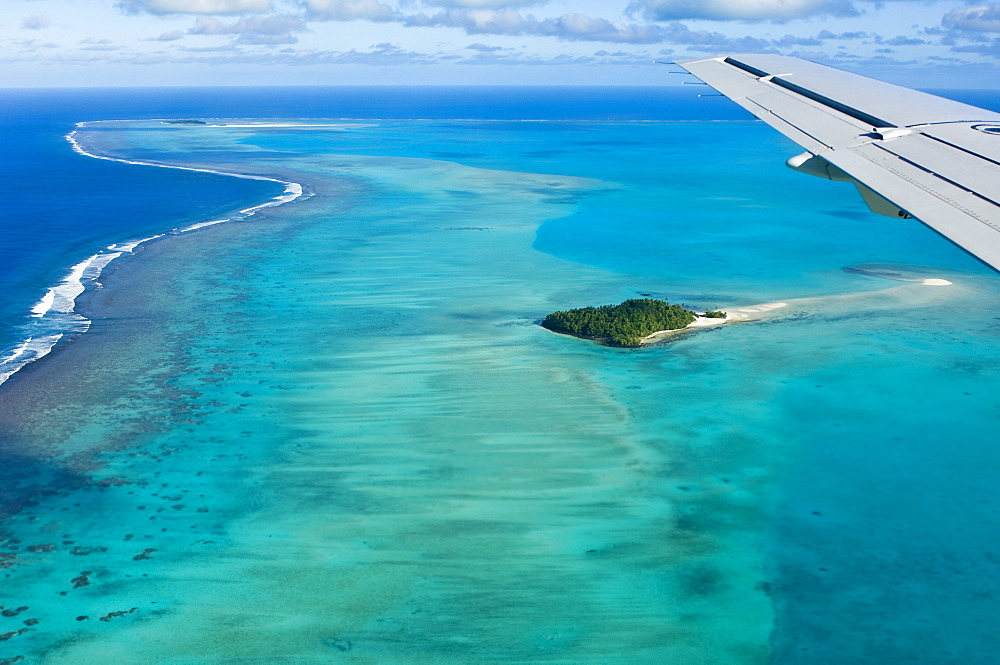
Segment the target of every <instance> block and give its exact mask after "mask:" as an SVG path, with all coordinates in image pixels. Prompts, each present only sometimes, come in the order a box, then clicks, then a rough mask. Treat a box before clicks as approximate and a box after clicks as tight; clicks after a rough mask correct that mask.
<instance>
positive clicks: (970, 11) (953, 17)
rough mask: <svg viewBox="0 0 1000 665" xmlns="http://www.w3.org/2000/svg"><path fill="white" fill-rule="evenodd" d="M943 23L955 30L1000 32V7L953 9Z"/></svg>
mask: <svg viewBox="0 0 1000 665" xmlns="http://www.w3.org/2000/svg"><path fill="white" fill-rule="evenodd" d="M941 22H942V23H943V24H944V25H945V26H946V27H949V28H953V29H955V30H968V31H971V32H1000V5H979V6H978V7H963V8H961V9H953V10H951V11H950V12H948V13H947V14H945V16H944V18H943V19H941Z"/></svg>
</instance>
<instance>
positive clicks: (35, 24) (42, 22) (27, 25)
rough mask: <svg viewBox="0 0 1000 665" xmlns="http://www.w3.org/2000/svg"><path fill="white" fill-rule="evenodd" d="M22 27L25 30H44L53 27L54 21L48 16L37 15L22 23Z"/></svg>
mask: <svg viewBox="0 0 1000 665" xmlns="http://www.w3.org/2000/svg"><path fill="white" fill-rule="evenodd" d="M21 27H22V28H24V29H25V30H44V29H45V28H51V27H52V21H50V20H49V17H48V16H42V15H41V14H36V15H34V16H29V17H28V18H26V19H24V20H23V21H21Z"/></svg>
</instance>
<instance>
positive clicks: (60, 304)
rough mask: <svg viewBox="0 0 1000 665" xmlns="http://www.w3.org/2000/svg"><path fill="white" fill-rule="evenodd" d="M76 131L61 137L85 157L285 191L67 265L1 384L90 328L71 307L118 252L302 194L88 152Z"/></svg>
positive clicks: (37, 308) (4, 361)
mask: <svg viewBox="0 0 1000 665" xmlns="http://www.w3.org/2000/svg"><path fill="white" fill-rule="evenodd" d="M85 124H86V123H82V122H80V123H77V124H76V126H77V127H82V126H83V125H85ZM77 131H78V130H76V129H74V130H73V131H72V132H70V133H69V134H67V135H66V137H65V138H66V140H67V141H68V142H69V144H70V146H71V147H72V149H73V152H76V153H78V154H80V155H84V156H85V157H91V158H93V159H104V160H107V161H111V162H121V163H123V164H135V165H138V166H156V167H159V168H167V169H179V170H182V171H198V172H201V173H214V174H216V175H224V176H230V177H234V178H245V179H248V180H266V181H270V182H277V183H281V184H283V185H284V186H285V191H284V193H282V194H281V195H279V196H276V197H274V198H273V199H271V200H270V201H265V202H264V203H261V204H259V205H255V206H251V207H249V208H244V209H243V210H240V211H238V212H237V213H236V214H235V215H233V216H232V217H226V218H223V219H215V220H211V221H206V222H199V223H197V224H191V225H189V226H185V227H181V228H177V229H173V230H172V231H168V232H167V233H160V234H157V235H153V236H149V237H147V238H140V239H138V240H126V241H123V242H120V243H115V244H112V245H109V246H108V247H106V248H105V249H103V250H101V251H99V252H97V253H96V254H93V255H92V256H90V257H89V258H87V259H85V260H83V261H81V262H79V263H77V264H76V265H74V266H73V267H71V268H70V269H69V272H68V274H67V275H66V276H65V277H64V278H63V279H62V280H60V281H59V282H58V283H56V284H55V285H53V286H51V287H49V289H48V290H47V291H46V292H45V295H44V296H42V297H41V299H39V301H38V302H37V303H35V304H34V306H32V307H31V310H30V312H31V319H32V320H31V321H29V322H28V323H27V324H26V326H25V333H26V334H25V340H24V341H23V342H22V343H21V344H20V345H19V346H17V347H16V348H14V349H13V350H12V351H11V352H10V353H9V354H8V355H7V356H5V357H2V358H0V384H3V383H4V382H5V381H6V380H7V379H9V378H10V377H11V376H13V375H14V374H15V373H16V372H18V370H20V369H21V368H23V367H24V366H25V365H28V364H29V363H31V362H33V361H35V360H38V359H39V358H42V357H43V356H46V355H48V354H49V353H51V351H52V349H54V348H55V347H56V345H57V344H58V343H59V342H60V341H62V340H63V339H64V338H66V337H67V335H78V334H81V333H84V332H86V331H87V330H88V329H89V328H90V324H91V321H90V320H89V319H87V318H85V317H83V316H81V315H79V314H78V313H77V312H76V311H75V308H76V300H77V298H79V297H80V295H82V294H83V293H84V292H85V291H86V290H87V289H88V288H99V287H100V285H101V284H100V281H99V279H100V277H101V274H102V273H103V272H104V269H105V268H107V267H108V264H110V263H111V262H112V261H114V260H115V259H117V258H118V257H120V256H122V255H123V254H131V253H132V252H134V251H135V249H136V248H137V247H139V246H140V245H142V244H144V243H147V242H149V241H151V240H156V239H157V238H162V237H164V236H167V235H178V234H181V233H187V232H189V231H195V230H197V229H202V228H205V227H207V226H214V225H215V224H223V223H225V222H232V221H236V220H243V219H246V218H247V217H249V216H251V215H253V214H254V213H256V212H257V211H258V210H262V209H264V208H273V207H275V206H279V205H283V204H285V203H289V202H291V201H294V200H295V199H297V198H299V197H301V196H302V195H303V189H302V185H300V184H299V183H297V182H290V181H286V180H280V179H278V178H271V177H267V176H260V175H250V174H244V173H227V172H225V171H218V170H214V169H202V168H196V167H191V166H174V165H171V164H158V163H156V162H145V161H138V160H131V159H121V158H118V157H108V156H106V155H97V154H94V153H92V152H88V151H87V150H85V149H84V148H83V147H82V146H81V145H80V143H79V141H77V139H76V133H77Z"/></svg>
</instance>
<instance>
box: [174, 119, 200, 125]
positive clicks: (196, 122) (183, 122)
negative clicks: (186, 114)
mask: <svg viewBox="0 0 1000 665" xmlns="http://www.w3.org/2000/svg"><path fill="white" fill-rule="evenodd" d="M163 124H164V125H207V124H208V123H207V122H205V121H204V120H164V121H163Z"/></svg>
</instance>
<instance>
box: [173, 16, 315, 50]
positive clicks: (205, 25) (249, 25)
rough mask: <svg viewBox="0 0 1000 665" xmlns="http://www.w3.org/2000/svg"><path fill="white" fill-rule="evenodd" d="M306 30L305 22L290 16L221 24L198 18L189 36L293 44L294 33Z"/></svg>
mask: <svg viewBox="0 0 1000 665" xmlns="http://www.w3.org/2000/svg"><path fill="white" fill-rule="evenodd" d="M306 30H308V27H306V24H305V21H303V20H302V19H301V18H299V17H298V16H292V15H291V14H272V15H269V16H248V17H245V18H241V19H240V20H238V21H236V22H235V23H223V22H222V21H220V20H219V19H217V18H212V17H199V18H198V19H197V20H196V21H195V23H194V27H192V28H191V29H190V30H188V34H189V35H238V38H237V40H236V43H238V44H294V43H296V42H297V41H298V38H297V37H295V36H294V33H296V32H305V31H306Z"/></svg>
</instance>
